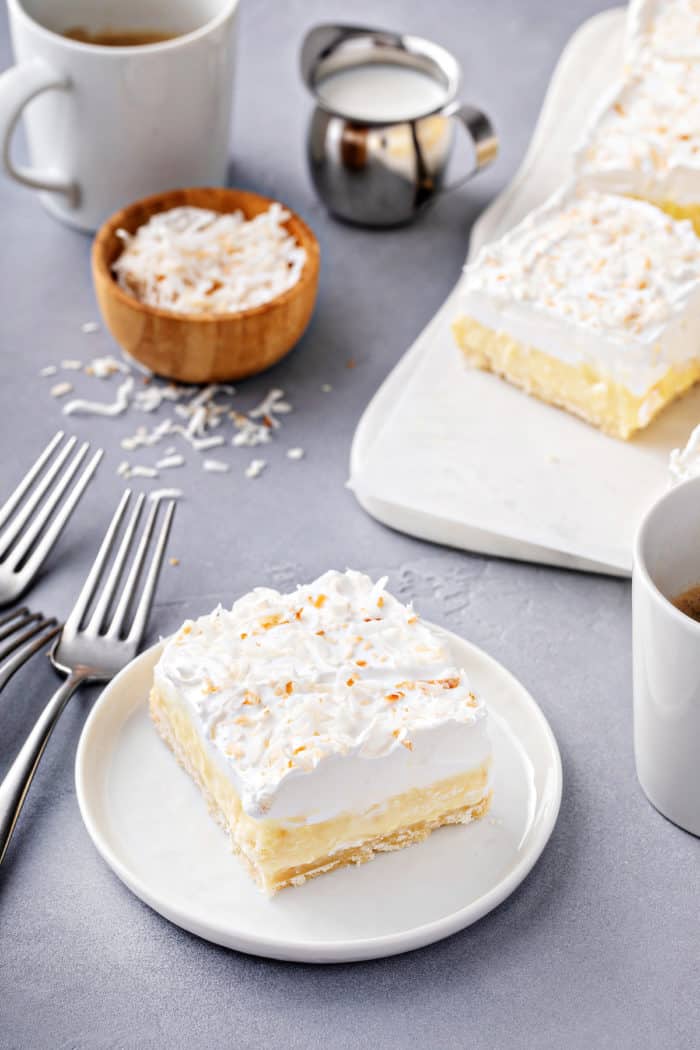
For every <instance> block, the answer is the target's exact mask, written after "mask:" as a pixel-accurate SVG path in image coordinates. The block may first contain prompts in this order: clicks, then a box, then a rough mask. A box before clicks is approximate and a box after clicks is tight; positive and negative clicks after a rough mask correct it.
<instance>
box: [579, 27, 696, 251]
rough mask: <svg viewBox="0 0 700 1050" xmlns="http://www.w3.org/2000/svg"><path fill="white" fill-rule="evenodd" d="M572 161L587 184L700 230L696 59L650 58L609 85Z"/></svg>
mask: <svg viewBox="0 0 700 1050" xmlns="http://www.w3.org/2000/svg"><path fill="white" fill-rule="evenodd" d="M699 39H700V38H699ZM575 167H576V172H577V175H578V177H579V179H580V180H581V181H582V182H584V183H585V184H586V185H588V186H590V187H592V188H594V189H597V190H600V191H602V192H607V193H621V194H626V195H628V196H632V197H639V198H641V199H642V200H647V201H650V202H652V203H653V204H656V205H658V207H660V208H662V209H663V210H664V211H666V212H667V213H668V214H669V215H671V216H673V217H674V218H677V219H690V220H691V222H692V223H693V225H694V226H695V229H696V231H698V232H700V63H697V64H695V65H688V64H683V63H678V62H675V63H674V62H654V63H651V64H649V65H648V66H645V67H644V68H643V69H640V70H639V71H638V72H637V73H635V75H633V76H631V77H630V78H629V79H628V80H627V81H625V82H624V83H623V84H621V85H620V86H618V87H617V88H615V89H614V90H613V93H612V94H611V95H610V96H608V97H607V98H606V99H604V100H603V103H602V104H601V106H600V107H599V108H598V110H597V112H596V113H595V114H594V116H593V119H592V121H591V123H590V125H589V127H588V128H587V129H586V130H585V132H584V134H583V136H582V139H581V141H580V143H579V145H578V147H577V150H576V154H575Z"/></svg>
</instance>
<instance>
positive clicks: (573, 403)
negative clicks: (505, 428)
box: [453, 187, 700, 438]
mask: <svg viewBox="0 0 700 1050" xmlns="http://www.w3.org/2000/svg"><path fill="white" fill-rule="evenodd" d="M699 277H700V240H698V238H697V237H696V236H695V233H694V232H693V229H692V226H691V225H690V223H688V222H676V221H674V220H673V219H670V218H669V217H668V216H667V215H665V214H664V213H663V212H662V211H659V209H658V208H655V207H653V206H652V205H650V204H645V203H643V202H641V201H637V200H631V199H628V198H625V197H614V196H610V195H607V194H601V193H596V192H586V191H584V190H581V189H580V188H579V187H571V188H569V189H567V190H564V191H561V192H560V193H558V194H557V195H556V196H555V197H553V198H551V199H550V201H549V202H548V203H546V204H545V205H544V206H543V207H541V208H540V209H538V210H536V211H534V212H532V213H531V214H530V215H529V216H528V217H527V218H526V219H525V220H524V221H523V222H521V223H520V225H519V226H516V227H515V228H514V229H513V230H512V231H511V232H510V233H508V234H506V236H505V237H503V238H502V239H501V240H500V241H497V242H496V243H494V244H491V245H488V246H487V247H486V248H484V249H483V250H482V252H481V253H480V254H479V256H478V257H477V259H476V260H475V262H474V263H473V265H470V266H468V267H467V268H466V271H465V274H464V277H463V284H462V291H461V299H460V305H461V311H460V316H459V317H458V319H457V320H456V321H455V323H454V326H453V328H454V333H455V336H456V339H457V342H458V343H459V346H460V347H461V349H462V351H463V353H464V356H465V357H466V358H467V360H468V361H469V362H470V363H471V364H472V365H476V366H477V367H479V368H484V369H490V370H491V371H493V372H497V373H498V374H499V375H501V376H503V377H504V378H505V379H507V380H509V381H510V382H511V383H514V384H515V385H516V386H519V387H522V388H523V389H524V390H526V391H527V392H528V393H530V394H532V395H534V396H535V397H539V398H541V399H542V400H543V401H548V402H549V403H550V404H552V405H557V406H559V407H560V408H565V409H567V410H568V411H569V412H573V413H575V414H576V415H578V416H580V417H581V418H582V419H585V420H587V421H588V422H589V423H592V424H593V425H594V426H597V427H600V428H601V429H602V430H604V431H605V432H606V433H608V434H611V435H613V436H615V437H619V438H628V437H630V435H631V434H633V433H634V432H635V431H636V430H639V429H640V428H641V427H645V426H647V424H648V423H649V422H650V421H651V420H652V419H653V417H654V416H655V415H656V414H657V412H659V411H660V410H661V409H662V408H663V407H664V405H667V404H668V403H669V402H670V401H672V400H673V398H675V397H677V396H678V395H679V394H682V393H683V391H685V390H687V389H688V388H689V387H690V386H692V384H693V383H695V382H696V381H697V380H698V379H699V378H700V338H699V334H698V333H699V332H700V280H699Z"/></svg>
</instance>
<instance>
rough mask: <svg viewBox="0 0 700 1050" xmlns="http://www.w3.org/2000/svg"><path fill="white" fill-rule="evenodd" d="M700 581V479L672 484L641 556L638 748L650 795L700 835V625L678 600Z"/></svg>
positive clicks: (650, 523)
mask: <svg viewBox="0 0 700 1050" xmlns="http://www.w3.org/2000/svg"><path fill="white" fill-rule="evenodd" d="M698 584H700V478H694V479H693V480H692V481H687V482H686V483H685V484H683V485H679V486H678V487H677V488H675V489H671V490H670V491H669V492H667V493H666V494H665V495H664V496H662V498H661V499H660V500H659V501H658V502H657V503H656V504H655V505H654V506H653V507H652V508H651V510H650V511H649V512H648V514H647V515H646V517H645V519H644V521H643V522H642V524H641V527H640V529H639V533H638V535H637V541H636V544H635V553H634V575H633V580H632V618H633V628H634V638H633V662H634V752H635V761H636V766H637V776H638V777H639V781H640V783H641V785H642V787H643V789H644V792H645V793H646V795H647V797H648V798H649V800H650V801H651V802H652V803H653V804H654V806H656V808H657V809H658V810H659V811H660V812H661V813H663V814H664V816H666V817H668V819H669V820H672V821H673V822H674V824H678V825H679V826H680V827H682V828H685V830H686V831H691V832H692V833H693V834H694V835H700V623H698V622H697V621H696V620H694V619H691V617H690V616H687V615H686V614H685V613H683V612H681V611H680V610H679V609H677V608H676V607H675V605H674V604H673V601H672V599H674V598H676V597H677V596H679V595H680V594H682V593H683V592H684V591H686V590H688V589H689V588H691V587H695V586H696V585H698Z"/></svg>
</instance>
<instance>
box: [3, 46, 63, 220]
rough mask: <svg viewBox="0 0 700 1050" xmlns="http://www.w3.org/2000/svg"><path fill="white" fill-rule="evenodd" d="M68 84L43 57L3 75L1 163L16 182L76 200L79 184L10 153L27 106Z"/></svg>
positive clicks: (59, 173)
mask: <svg viewBox="0 0 700 1050" xmlns="http://www.w3.org/2000/svg"><path fill="white" fill-rule="evenodd" d="M68 87H70V83H69V81H68V79H67V78H66V77H64V76H62V75H61V74H60V73H57V72H56V71H55V70H53V69H52V68H51V66H49V65H47V63H46V62H44V61H42V60H41V59H33V60H32V61H31V62H26V63H23V64H21V65H18V66H13V67H12V68H11V69H8V70H7V71H6V72H5V73H3V74H2V75H0V149H1V150H2V166H3V168H4V169H5V171H6V172H7V174H8V175H9V176H10V177H11V178H13V179H15V181H16V182H19V183H21V184H22V185H23V186H29V187H30V188H31V189H34V190H49V191H50V192H52V193H65V194H66V195H67V196H68V197H70V198H71V199H72V200H73V201H76V202H77V197H78V187H77V184H76V183H75V182H73V180H72V179H70V178H69V177H68V176H67V175H65V174H63V172H60V171H56V170H55V169H52V168H45V169H43V170H42V169H39V168H29V167H25V166H24V165H20V164H15V162H14V161H13V159H12V155H11V144H12V136H13V133H14V130H15V128H16V126H17V123H18V121H19V119H20V117H21V116H22V112H23V110H24V108H25V106H26V105H27V104H28V103H29V102H31V101H32V99H33V98H36V96H37V95H41V94H42V93H43V92H44V91H52V90H54V89H60V90H64V91H65V90H66V89H67V88H68Z"/></svg>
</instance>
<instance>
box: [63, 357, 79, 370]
mask: <svg viewBox="0 0 700 1050" xmlns="http://www.w3.org/2000/svg"><path fill="white" fill-rule="evenodd" d="M82 367H83V362H82V361H76V360H75V358H69V359H68V360H67V361H61V368H63V369H65V371H67V372H79V371H80V369H81V368H82Z"/></svg>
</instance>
